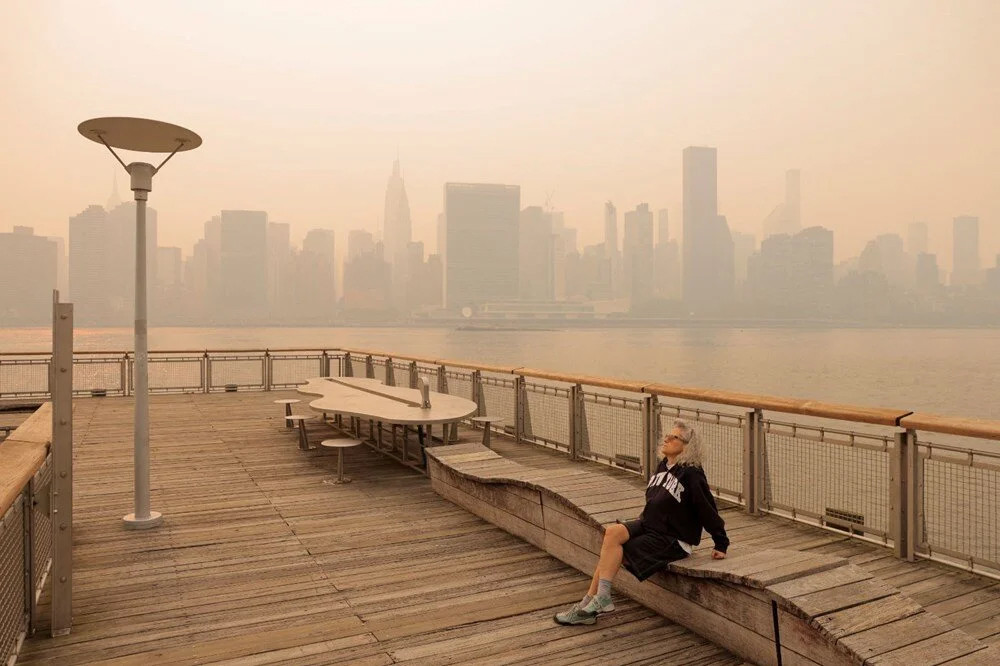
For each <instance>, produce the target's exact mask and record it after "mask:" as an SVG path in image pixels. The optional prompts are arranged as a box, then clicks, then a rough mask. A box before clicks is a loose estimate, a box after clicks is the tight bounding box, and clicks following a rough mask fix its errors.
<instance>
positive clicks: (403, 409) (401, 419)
mask: <svg viewBox="0 0 1000 666" xmlns="http://www.w3.org/2000/svg"><path fill="white" fill-rule="evenodd" d="M297 390H298V392H299V393H302V394H306V395H318V396H320V397H319V398H316V399H315V400H312V401H311V402H309V408H310V409H312V410H314V411H317V412H323V413H330V414H340V415H342V416H350V417H356V418H358V419H362V420H367V421H373V422H376V423H379V424H390V425H401V426H404V427H405V426H415V427H416V429H417V435H418V437H419V440H420V445H421V449H422V448H423V444H424V427H425V426H431V425H439V424H440V425H447V424H451V423H457V422H459V421H461V420H462V419H464V418H466V417H467V416H470V415H471V414H474V413H475V412H476V411H477V409H478V406H477V405H476V403H475V402H473V401H472V400H468V399H466V398H459V397H458V396H454V395H449V394H447V393H436V392H433V393H432V392H430V391H429V390H428V388H427V386H426V383H425V384H424V386H423V388H422V389H414V388H405V387H402V386H386V385H385V384H383V383H382V382H381V381H379V380H377V379H368V378H364V377H313V378H312V379H308V380H306V383H305V384H302V385H301V386H299V387H298V389H297ZM380 432H381V431H380ZM404 443H405V438H404ZM404 455H405V453H404Z"/></svg>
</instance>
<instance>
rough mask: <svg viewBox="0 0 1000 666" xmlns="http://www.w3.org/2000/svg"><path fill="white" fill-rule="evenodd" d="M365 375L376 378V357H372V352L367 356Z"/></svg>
mask: <svg viewBox="0 0 1000 666" xmlns="http://www.w3.org/2000/svg"><path fill="white" fill-rule="evenodd" d="M365 377H367V378H368V379H375V359H373V358H372V355H371V354H368V356H365Z"/></svg>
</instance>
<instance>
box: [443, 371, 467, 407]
mask: <svg viewBox="0 0 1000 666" xmlns="http://www.w3.org/2000/svg"><path fill="white" fill-rule="evenodd" d="M444 376H445V381H446V382H448V395H457V396H458V397H460V398H465V399H466V400H471V399H472V373H471V372H462V371H461V370H447V371H446V372H445V374H444Z"/></svg>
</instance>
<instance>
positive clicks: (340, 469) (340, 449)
mask: <svg viewBox="0 0 1000 666" xmlns="http://www.w3.org/2000/svg"><path fill="white" fill-rule="evenodd" d="M360 444H364V442H362V441H361V440H360V439H347V438H342V439H324V440H323V441H322V442H320V446H322V447H323V448H324V449H337V478H336V479H323V483H329V484H331V485H340V484H342V483H350V482H351V477H349V476H344V449H349V448H351V447H352V446H358V445H360Z"/></svg>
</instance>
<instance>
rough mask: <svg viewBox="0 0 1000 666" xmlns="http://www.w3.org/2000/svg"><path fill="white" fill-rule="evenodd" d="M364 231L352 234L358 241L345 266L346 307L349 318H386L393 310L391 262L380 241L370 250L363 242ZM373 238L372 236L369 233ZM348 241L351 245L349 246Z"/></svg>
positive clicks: (344, 301) (344, 303)
mask: <svg viewBox="0 0 1000 666" xmlns="http://www.w3.org/2000/svg"><path fill="white" fill-rule="evenodd" d="M364 233H365V232H359V233H355V232H352V235H353V238H354V240H355V241H356V243H355V246H354V248H353V250H354V252H352V251H351V248H349V250H348V254H349V255H350V257H349V258H348V260H347V261H346V262H345V263H344V298H343V301H342V302H343V306H344V309H345V310H346V311H347V314H348V317H351V316H355V315H359V316H363V317H364V316H378V317H379V318H384V316H385V315H386V313H388V312H389V311H390V310H391V309H392V297H391V296H392V295H391V282H390V267H389V262H387V261H386V260H385V249H384V246H383V245H382V243H381V242H379V243H374V245H372V246H371V248H370V249H369V248H368V246H367V244H366V243H363V242H362V241H364V240H365V239H364V236H363V235H362V234H364ZM368 237H369V238H370V237H371V234H368ZM350 240H351V239H350V238H348V243H350Z"/></svg>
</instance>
